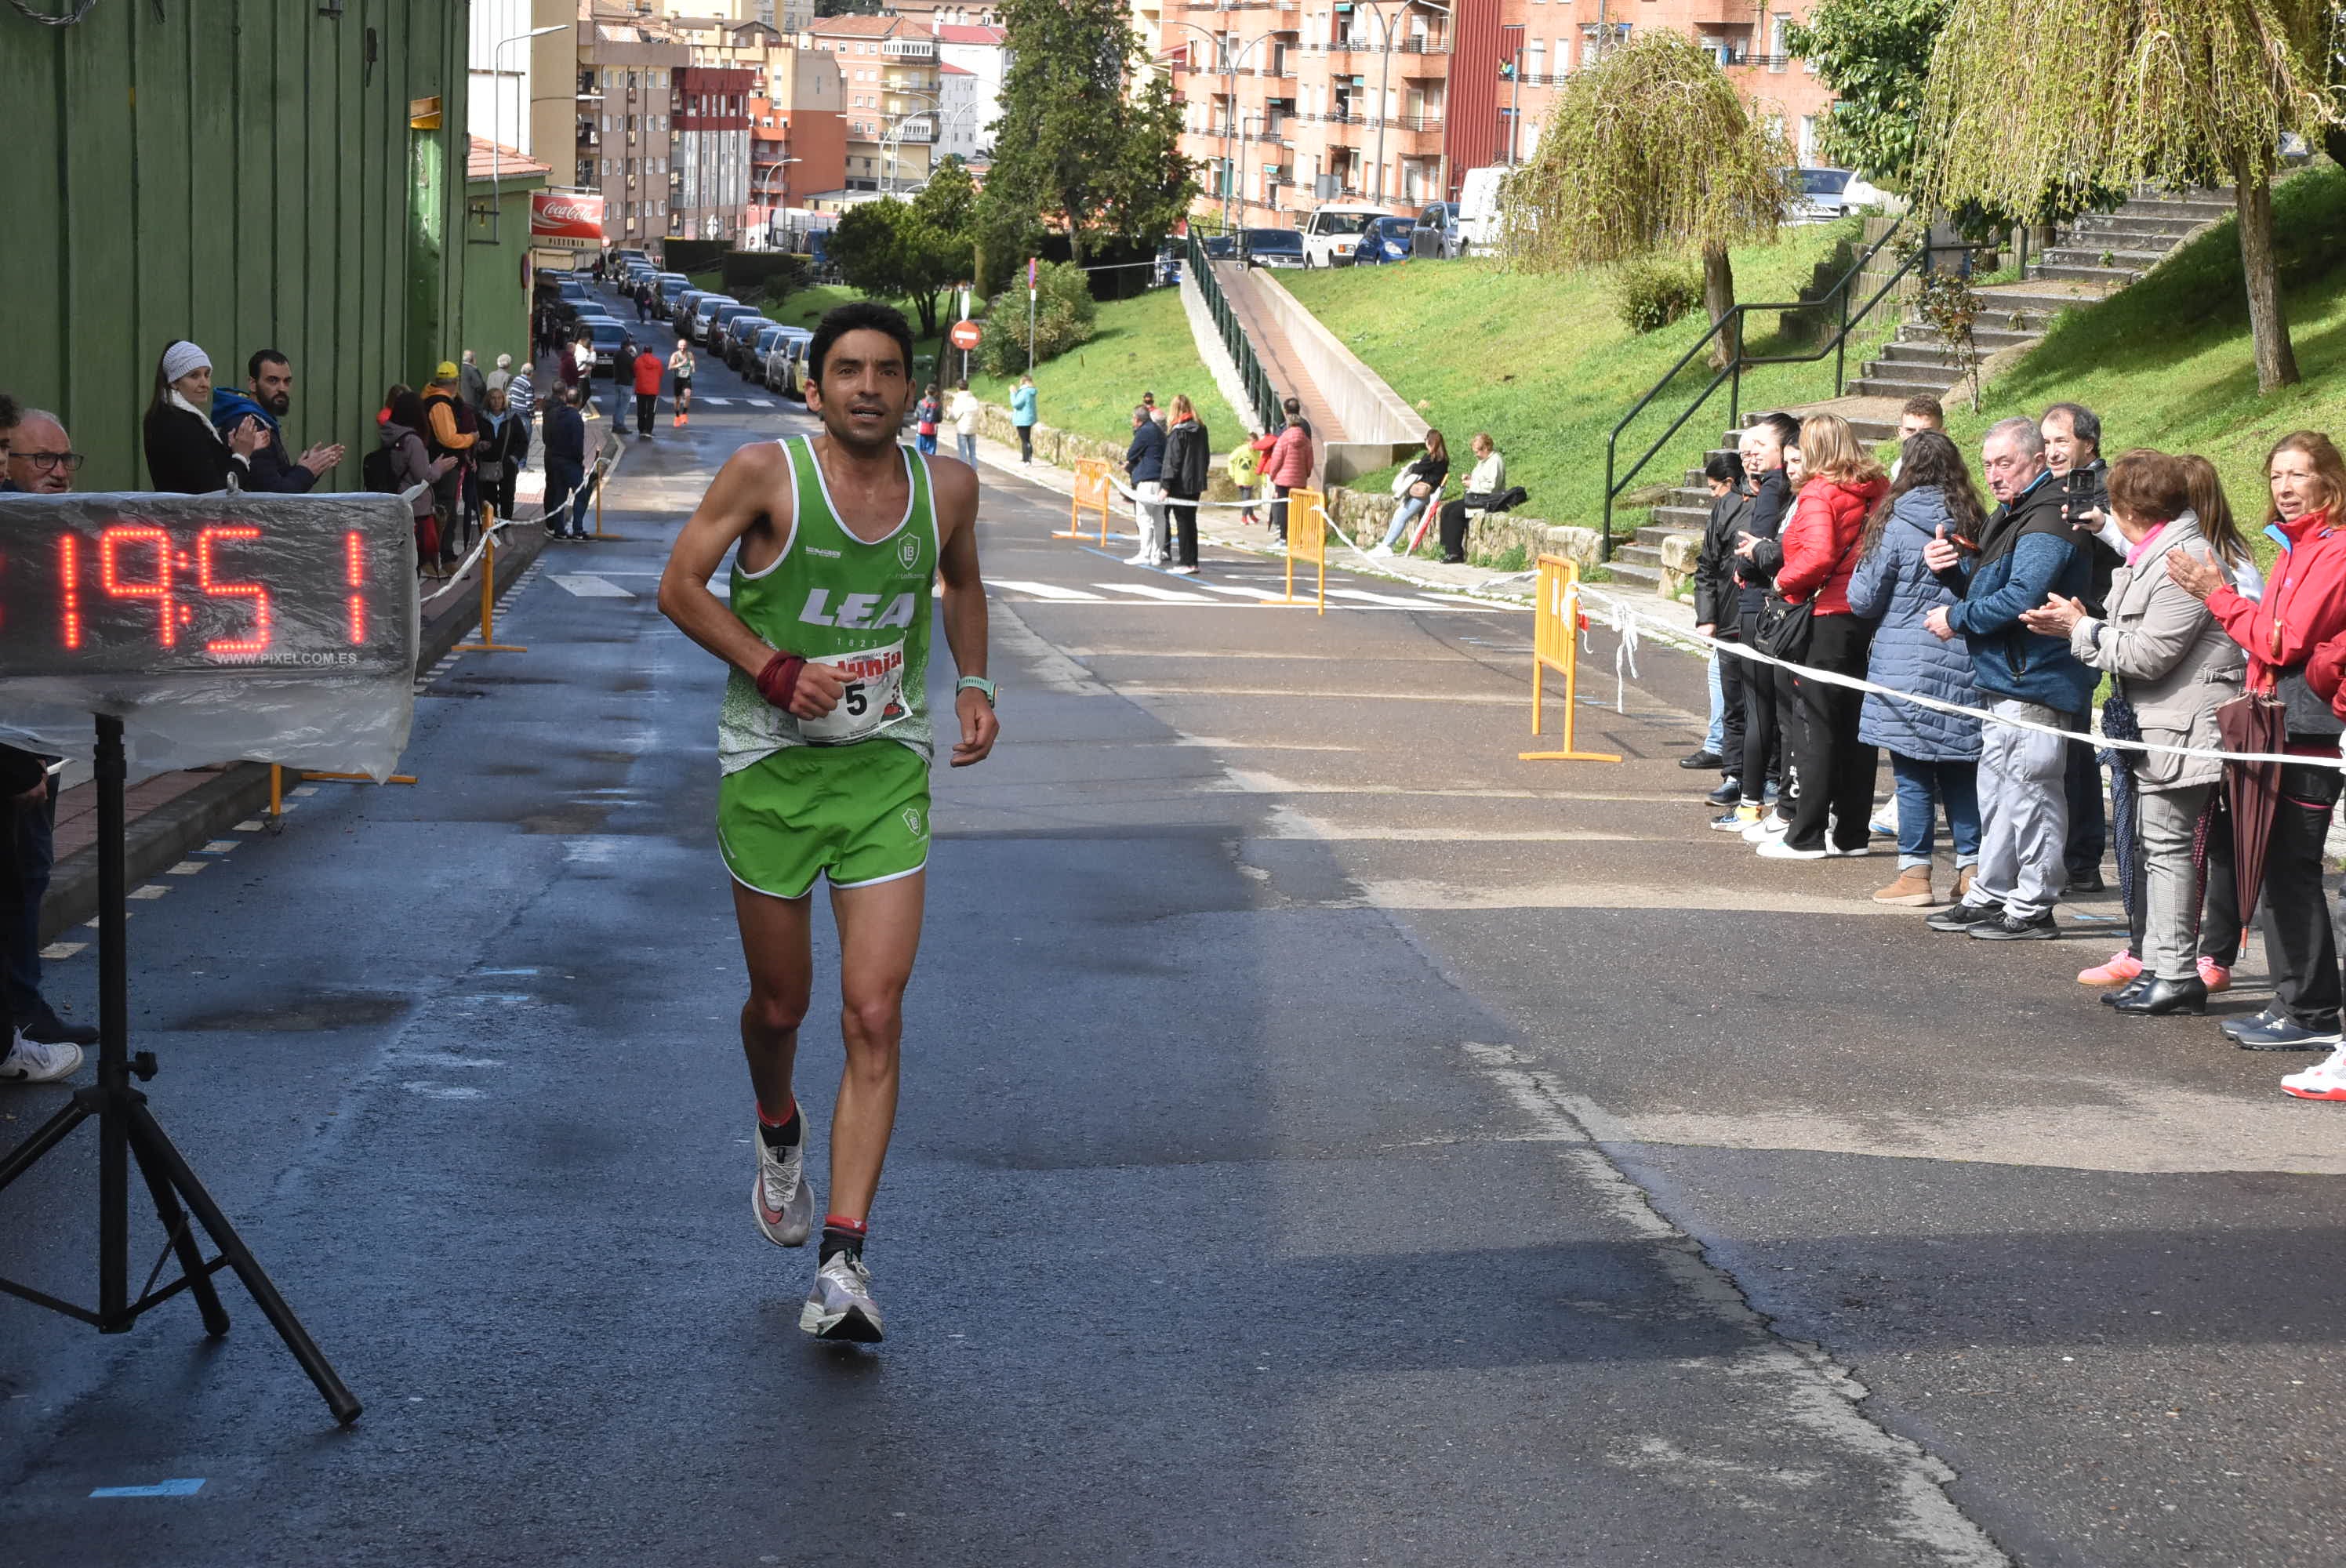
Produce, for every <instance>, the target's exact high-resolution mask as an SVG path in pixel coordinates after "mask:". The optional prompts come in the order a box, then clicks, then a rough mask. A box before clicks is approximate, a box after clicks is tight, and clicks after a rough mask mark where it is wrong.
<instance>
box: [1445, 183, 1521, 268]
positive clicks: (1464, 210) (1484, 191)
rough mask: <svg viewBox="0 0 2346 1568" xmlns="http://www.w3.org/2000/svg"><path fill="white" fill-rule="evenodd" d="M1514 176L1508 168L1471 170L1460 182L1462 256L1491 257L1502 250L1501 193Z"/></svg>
mask: <svg viewBox="0 0 2346 1568" xmlns="http://www.w3.org/2000/svg"><path fill="white" fill-rule="evenodd" d="M1512 172H1514V171H1513V170H1511V169H1509V168H1507V167H1506V166H1505V164H1495V163H1494V164H1493V165H1491V166H1490V167H1489V168H1470V169H1468V170H1467V171H1466V173H1465V175H1464V177H1463V178H1461V179H1460V180H1459V182H1458V253H1459V254H1460V255H1462V256H1471V255H1477V254H1487V253H1489V252H1491V251H1493V250H1496V249H1498V248H1499V234H1500V228H1501V225H1500V222H1499V192H1500V188H1501V187H1503V186H1504V185H1505V183H1506V179H1507V176H1508V175H1509V174H1511V173H1512Z"/></svg>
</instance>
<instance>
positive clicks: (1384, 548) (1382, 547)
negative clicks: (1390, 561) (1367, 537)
mask: <svg viewBox="0 0 2346 1568" xmlns="http://www.w3.org/2000/svg"><path fill="white" fill-rule="evenodd" d="M1367 553H1368V554H1369V555H1392V545H1388V544H1386V543H1384V542H1383V541H1382V540H1379V541H1378V542H1377V543H1376V544H1373V545H1370V546H1369V548H1368V551H1367Z"/></svg>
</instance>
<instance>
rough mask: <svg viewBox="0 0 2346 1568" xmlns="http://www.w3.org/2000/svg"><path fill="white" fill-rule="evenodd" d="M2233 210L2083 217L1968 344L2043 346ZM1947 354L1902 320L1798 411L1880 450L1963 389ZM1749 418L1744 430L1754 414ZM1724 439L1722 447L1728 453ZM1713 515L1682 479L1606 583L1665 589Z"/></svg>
mask: <svg viewBox="0 0 2346 1568" xmlns="http://www.w3.org/2000/svg"><path fill="white" fill-rule="evenodd" d="M2232 210H2233V208H2232V193H2231V192H2230V191H2229V190H2192V191H2175V192H2148V191H2146V192H2144V193H2141V194H2139V195H2137V196H2136V197H2135V198H2134V199H2132V200H2130V201H2128V202H2127V204H2126V205H2125V206H2124V207H2121V208H2119V209H2117V211H2116V212H2108V213H2096V214H2094V215H2092V216H2090V217H2086V218H2080V219H2077V220H2076V222H2075V223H2074V224H2072V225H2070V226H2069V227H2068V228H2066V229H2063V230H2061V231H2060V234H2059V242H2058V243H2057V244H2055V246H2053V248H2052V249H2048V250H2046V251H2045V252H2044V254H2043V255H2042V256H2041V257H2039V258H2037V259H2035V260H2032V261H2031V262H2030V263H2029V267H2028V272H2027V276H2026V277H2025V279H2023V280H2021V281H2019V282H2016V283H1998V284H1994V285H1992V286H1990V287H1987V288H1984V289H1982V290H1979V293H1980V298H1981V300H1983V301H1984V304H1985V307H1986V308H1985V309H1984V311H1982V313H1981V316H1980V319H1979V321H1978V322H1977V323H1976V324H1975V325H1974V328H1973V329H1972V337H1973V340H1974V342H1975V343H1976V344H1977V345H1978V348H1979V351H1980V357H1981V358H1982V359H1983V360H1985V359H1988V358H1991V357H1993V356H1994V355H1995V354H1998V353H2000V352H2004V351H2009V350H2023V349H2026V348H2027V347H2029V346H2030V345H2031V344H2033V343H2035V341H2037V340H2038V339H2039V338H2042V337H2043V336H2044V335H2045V331H2046V330H2047V329H2048V328H2050V327H2051V326H2052V324H2053V318H2054V317H2055V315H2058V314H2059V313H2060V312H2061V311H2066V310H2068V309H2070V308H2071V307H2072V306H2076V305H2081V304H2090V303H2092V302H2094V301H2095V300H2102V299H2106V298H2107V297H2108V296H2109V295H2111V294H2113V293H2116V292H2117V290H2120V289H2123V288H2125V287H2126V286H2127V284H2129V283H2131V282H2133V281H2134V280H2136V279H2137V278H2139V277H2141V276H2142V275H2143V274H2144V273H2145V272H2147V271H2148V270H2150V269H2151V268H2152V267H2154V266H2156V265H2157V264H2158V262H2159V261H2161V260H2164V259H2165V258H2166V256H2167V254H2168V252H2169V251H2171V250H2173V249H2175V248H2176V247H2177V246H2178V245H2180V244H2182V243H2183V242H2184V241H2185V240H2187V239H2190V238H2192V237H2193V236H2194V235H2196V234H2198V232H2199V231H2200V230H2201V229H2205V228H2207V227H2208V225H2209V224H2211V223H2214V222H2216V221H2217V220H2218V219H2222V218H2224V217H2226V216H2228V215H2229V214H2230V213H2231V211H2232ZM1961 379H1962V378H1961V376H1960V375H1959V374H1958V373H1957V372H1956V369H1955V365H1954V352H1953V350H1951V349H1949V348H1948V347H1947V345H1946V342H1945V340H1944V339H1943V338H1942V337H1941V336H1940V334H1939V332H1938V331H1937V330H1936V329H1934V328H1932V327H1929V326H1926V325H1924V324H1923V323H1922V322H1920V321H1913V320H1909V321H1906V322H1905V323H1904V324H1902V326H1901V327H1900V328H1899V329H1898V335H1897V336H1896V337H1895V338H1894V339H1893V340H1892V341H1890V342H1889V343H1888V344H1886V345H1884V346H1883V348H1882V357H1881V358H1880V359H1878V360H1873V361H1869V362H1868V363H1867V364H1866V365H1865V367H1864V369H1863V371H1862V372H1861V373H1860V374H1859V376H1858V378H1857V379H1856V380H1855V381H1853V382H1851V383H1850V387H1849V395H1848V396H1846V397H1843V398H1839V399H1835V400H1833V401H1832V402H1824V403H1814V404H1810V405H1806V406H1804V407H1802V408H1800V409H1796V410H1794V411H1792V412H1799V413H1815V412H1835V413H1839V414H1841V416H1842V417H1843V418H1845V419H1847V420H1849V422H1850V423H1851V426H1852V427H1853V428H1854V429H1855V430H1856V432H1857V434H1858V436H1859V438H1860V439H1862V440H1864V441H1867V442H1884V441H1891V440H1893V439H1895V438H1896V436H1897V434H1898V412H1899V405H1900V404H1902V403H1903V402H1905V401H1906V400H1907V399H1908V398H1911V397H1934V398H1938V399H1940V400H1941V401H1942V402H1946V401H1951V400H1952V399H1953V397H1955V396H1956V395H1958V394H1957V392H1956V390H1955V389H1956V385H1957V383H1958V382H1960V381H1961ZM1764 412H1769V411H1768V410H1765V409H1760V410H1756V411H1754V412H1753V413H1752V414H1749V415H1747V416H1746V419H1745V423H1749V422H1750V420H1751V419H1752V418H1754V417H1757V415H1758V414H1759V413H1764ZM1734 441H1735V433H1734V432H1733V431H1729V432H1727V433H1726V435H1725V438H1724V444H1725V445H1729V446H1731V445H1732V444H1733V443H1734ZM1709 516H1710V492H1709V490H1708V489H1707V488H1706V487H1705V486H1704V484H1703V479H1702V471H1701V470H1700V469H1698V468H1690V469H1688V470H1687V472H1686V474H1685V475H1684V477H1683V479H1682V481H1681V482H1680V483H1679V484H1678V486H1677V487H1676V488H1674V489H1673V490H1672V491H1671V492H1670V494H1669V495H1668V498H1667V499H1666V500H1664V501H1663V502H1662V504H1659V505H1658V506H1656V507H1655V508H1654V510H1653V515H1652V518H1651V520H1650V521H1649V522H1648V523H1647V525H1646V526H1644V527H1642V528H1640V529H1638V530H1637V540H1636V542H1635V543H1633V544H1628V545H1617V546H1615V548H1614V551H1613V575H1614V577H1615V578H1616V580H1617V581H1619V582H1622V583H1625V584H1637V585H1643V586H1646V587H1649V588H1654V589H1657V590H1658V589H1659V588H1660V587H1661V586H1662V583H1663V571H1662V546H1663V545H1664V544H1665V543H1666V542H1667V541H1668V538H1669V536H1670V535H1674V534H1694V535H1700V534H1701V533H1702V528H1703V524H1704V523H1705V522H1707V521H1708V520H1709Z"/></svg>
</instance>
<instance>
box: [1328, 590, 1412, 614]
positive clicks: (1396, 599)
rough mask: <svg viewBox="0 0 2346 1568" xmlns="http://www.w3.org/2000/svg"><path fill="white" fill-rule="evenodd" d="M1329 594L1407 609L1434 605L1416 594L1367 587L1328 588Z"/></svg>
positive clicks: (1335, 597) (1366, 602)
mask: <svg viewBox="0 0 2346 1568" xmlns="http://www.w3.org/2000/svg"><path fill="white" fill-rule="evenodd" d="M1328 596H1329V597H1330V598H1331V599H1359V600H1361V601H1362V603H1364V604H1371V605H1395V606H1400V607H1401V608H1403V609H1405V610H1424V609H1432V608H1433V607H1434V606H1433V602H1432V601H1431V600H1428V599H1425V598H1422V597H1420V596H1417V595H1415V594H1412V595H1409V596H1406V597H1404V596H1402V595H1400V594H1374V593H1371V592H1370V591H1369V590H1368V589H1366V588H1331V589H1329V590H1328Z"/></svg>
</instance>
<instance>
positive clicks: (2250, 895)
mask: <svg viewBox="0 0 2346 1568" xmlns="http://www.w3.org/2000/svg"><path fill="white" fill-rule="evenodd" d="M2216 734H2217V737H2218V738H2219V741H2220V743H2221V744H2222V746H2223V748H2224V749H2225V750H2227V751H2253V752H2259V753H2262V754H2264V755H2266V756H2272V755H2275V754H2277V753H2279V752H2280V748H2281V745H2282V743H2283V741H2284V740H2285V739H2286V738H2287V735H2288V726H2287V724H2286V723H2285V721H2284V718H2283V709H2282V708H2281V703H2280V698H2279V697H2270V696H2268V695H2266V694H2264V693H2262V692H2243V693H2241V694H2240V695H2239V697H2233V698H2232V699H2231V700H2230V701H2229V702H2226V703H2224V704H2222V705H2221V706H2219V708H2217V709H2216ZM2224 791H2225V799H2226V800H2227V802H2228V803H2229V805H2230V807H2231V809H2232V881H2233V883H2234V885H2235V886H2237V887H2238V888H2239V894H2240V920H2241V922H2242V923H2243V924H2246V923H2247V922H2249V921H2252V920H2254V919H2255V918H2256V911H2257V896H2258V894H2259V893H2261V892H2262V891H2264V884H2265V850H2266V849H2267V847H2268V846H2269V845H2270V843H2271V841H2272V824H2273V813H2274V809H2275V808H2276V807H2277V806H2278V805H2279V804H2280V763H2278V762H2227V763H2225V764H2224Z"/></svg>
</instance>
